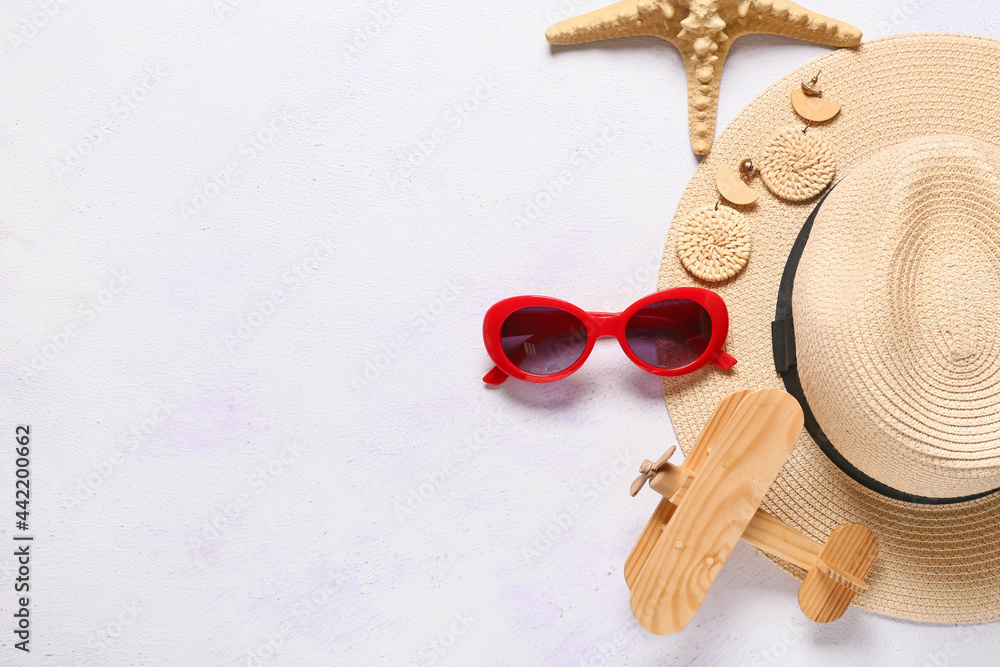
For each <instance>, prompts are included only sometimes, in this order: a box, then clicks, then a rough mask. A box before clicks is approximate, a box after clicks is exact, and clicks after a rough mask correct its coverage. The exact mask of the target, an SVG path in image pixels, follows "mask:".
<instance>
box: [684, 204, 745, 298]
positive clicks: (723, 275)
mask: <svg viewBox="0 0 1000 667" xmlns="http://www.w3.org/2000/svg"><path fill="white" fill-rule="evenodd" d="M679 224H680V229H679V230H678V233H677V256H678V257H679V258H680V260H681V263H682V264H683V265H684V268H686V269H687V270H688V271H690V272H691V273H693V274H694V275H695V276H697V277H698V278H701V279H702V280H705V281H707V282H712V283H714V282H719V281H720V280H727V279H729V278H732V277H733V276H735V275H736V274H737V273H739V272H740V271H742V270H743V267H744V266H746V264H747V260H748V259H750V243H751V241H750V227H749V225H747V220H746V216H744V215H743V214H742V213H740V212H739V211H734V210H733V209H731V208H729V207H728V206H720V207H719V208H715V207H714V206H706V207H704V208H700V209H697V210H695V211H693V212H692V213H691V215H689V216H687V218H686V219H684V220H683V221H681V222H680V223H679Z"/></svg>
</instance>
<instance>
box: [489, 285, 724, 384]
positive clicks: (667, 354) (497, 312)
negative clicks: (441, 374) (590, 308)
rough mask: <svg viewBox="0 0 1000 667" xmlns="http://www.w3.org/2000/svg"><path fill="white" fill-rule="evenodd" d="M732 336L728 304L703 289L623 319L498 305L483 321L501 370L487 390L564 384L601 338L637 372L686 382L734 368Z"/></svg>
mask: <svg viewBox="0 0 1000 667" xmlns="http://www.w3.org/2000/svg"><path fill="white" fill-rule="evenodd" d="M728 333H729V311H727V310H726V304H725V302H724V301H723V300H722V297H720V296H719V295H718V294H716V293H715V292H710V291H708V290H706V289H702V288H700V287H675V288H673V289H667V290H662V291H660V292H655V293H653V294H650V295H649V296H646V297H643V298H641V299H639V300H638V301H636V302H635V303H633V304H632V305H631V306H629V307H628V309H626V310H625V311H624V312H621V313H588V312H586V311H583V310H580V309H579V308H577V307H576V306H574V305H573V304H571V303H567V302H566V301H562V300H560V299H553V298H551V297H547V296H514V297H511V298H509V299H504V300H503V301H500V302H498V303H496V304H494V305H493V306H492V307H491V308H490V309H489V310H488V311H486V317H485V318H484V319H483V340H484V341H485V343H486V351H487V352H489V355H490V358H491V359H493V363H495V364H496V366H495V367H494V368H493V370H491V371H490V372H489V373H487V374H486V377H484V378H483V382H486V383H488V384H493V385H497V384H501V383H502V382H503V381H504V380H506V379H507V378H508V377H515V378H517V379H519V380H527V381H528V382H554V381H555V380H561V379H562V378H564V377H566V376H567V375H570V374H571V373H573V372H575V371H576V369H578V368H579V367H580V366H582V365H583V362H584V361H586V360H587V357H588V356H590V351H591V350H593V349H594V342H595V341H597V339H598V338H601V337H603V336H614V337H615V338H617V339H618V342H619V343H620V344H621V346H622V349H623V350H625V354H626V355H627V356H628V358H629V359H631V360H632V362H633V363H634V364H635V365H636V366H638V367H639V368H641V369H643V370H645V371H649V372H650V373H653V374H655V375H684V374H686V373H691V372H694V371H696V370H698V369H699V368H701V367H702V366H705V365H706V364H709V363H711V364H713V365H715V366H716V367H718V368H721V369H726V368H732V367H733V365H735V364H736V359H734V358H733V357H732V356H731V355H729V354H727V353H726V352H725V350H723V349H722V344H723V343H725V342H726V336H727V334H728Z"/></svg>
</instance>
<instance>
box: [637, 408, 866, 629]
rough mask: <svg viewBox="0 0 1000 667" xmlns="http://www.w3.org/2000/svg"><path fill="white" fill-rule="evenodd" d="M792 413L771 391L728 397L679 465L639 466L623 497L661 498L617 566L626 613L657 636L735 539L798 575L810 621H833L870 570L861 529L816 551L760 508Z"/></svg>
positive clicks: (680, 619)
mask: <svg viewBox="0 0 1000 667" xmlns="http://www.w3.org/2000/svg"><path fill="white" fill-rule="evenodd" d="M802 423H803V417H802V409H801V408H800V407H799V404H798V402H797V401H796V400H795V399H794V398H793V397H792V396H791V395H789V394H787V393H785V392H783V391H781V390H779V389H761V390H758V391H738V392H735V393H733V394H730V395H729V396H727V397H726V398H725V399H724V400H723V401H722V402H721V403H720V404H719V405H718V406H717V407H716V408H715V412H713V413H712V416H711V418H710V419H709V420H708V423H707V424H706V425H705V428H704V430H703V431H702V432H701V435H700V436H699V437H698V440H697V442H695V445H694V448H693V449H692V450H691V453H690V454H688V456H687V458H686V459H685V460H684V465H683V466H677V465H673V464H672V463H670V462H669V461H668V459H669V458H670V456H671V455H672V454H673V452H674V448H671V449H670V451H668V452H667V453H666V454H664V455H663V456H661V457H660V460H659V461H657V462H656V463H653V462H652V461H649V460H646V461H644V462H643V464H642V467H641V468H640V473H641V474H640V475H639V477H638V478H637V479H636V480H635V481H634V482H633V483H632V495H633V496H634V495H635V494H636V493H638V492H639V490H640V489H642V487H643V485H644V484H645V483H646V481H647V480H648V481H649V486H650V488H652V489H653V490H654V491H656V492H657V493H659V494H661V495H662V496H663V499H662V500H661V501H660V504H659V506H658V507H657V508H656V512H654V513H653V516H652V517H651V518H650V520H649V523H648V524H646V528H645V529H644V530H643V531H642V535H641V536H640V537H639V541H638V542H636V544H635V547H634V548H633V549H632V552H631V553H630V554H629V556H628V559H627V560H626V561H625V581H626V583H627V584H628V587H629V589H630V590H631V591H632V614H633V615H634V616H635V618H636V620H638V621H639V624H640V625H641V626H642V627H644V628H646V629H647V630H649V631H651V632H654V633H656V634H659V635H664V634H670V633H673V632H677V631H679V630H681V629H682V628H683V627H684V626H685V625H687V623H688V621H690V620H691V618H692V617H693V616H694V614H695V612H696V611H698V608H699V607H700V606H701V602H702V600H703V599H704V597H705V595H706V594H707V593H708V589H709V588H710V587H711V586H712V582H713V581H715V577H716V576H717V575H718V574H719V571H720V570H721V569H722V565H723V563H725V561H726V558H728V557H729V554H730V553H731V552H732V550H733V547H735V546H736V542H738V541H739V539H740V538H741V537H742V538H743V540H745V541H746V542H748V543H750V544H752V545H753V546H755V547H757V548H758V549H761V550H763V551H766V552H767V553H769V554H772V555H774V556H777V557H778V558H781V559H782V560H785V561H788V562H789V563H791V564H793V565H796V566H798V567H800V568H802V569H803V570H806V573H807V574H806V577H805V580H804V581H803V582H802V586H801V587H800V588H799V606H800V607H801V608H802V611H803V613H805V615H806V616H808V617H809V618H811V619H812V620H814V621H817V622H820V623H828V622H830V621H835V620H837V619H838V618H840V617H841V616H842V615H843V614H844V612H845V611H846V610H847V608H848V607H849V606H850V604H851V601H852V600H853V599H854V596H855V594H857V593H862V592H864V591H865V590H866V589H867V587H866V585H865V582H864V579H865V576H867V574H868V570H870V569H871V566H872V563H873V562H874V561H875V554H876V552H877V550H878V545H877V544H876V541H875V535H874V534H873V533H872V532H871V531H870V530H869V529H868V528H866V527H865V526H862V525H860V524H856V523H849V524H845V525H843V526H840V527H839V528H837V529H835V530H834V531H833V532H832V533H831V534H830V536H829V538H828V539H827V541H826V544H825V545H821V544H818V543H816V542H814V541H813V540H812V539H810V538H809V537H807V536H806V535H803V534H802V533H800V532H798V531H797V530H795V529H794V528H792V527H791V526H789V525H787V524H786V523H784V522H782V521H781V520H779V519H777V518H775V517H774V516H771V515H770V514H768V513H767V512H765V511H764V510H762V509H760V503H761V501H763V500H764V496H765V495H766V494H767V490H768V489H769V488H770V486H771V484H772V483H773V482H774V480H775V478H776V477H777V476H778V472H779V471H780V470H781V467H782V466H783V465H784V463H785V460H786V459H787V458H788V456H789V454H791V452H792V450H793V449H794V448H795V443H796V441H797V440H798V437H799V433H800V432H801V431H802Z"/></svg>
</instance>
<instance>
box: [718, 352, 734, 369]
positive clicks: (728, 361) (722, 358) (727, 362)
mask: <svg viewBox="0 0 1000 667" xmlns="http://www.w3.org/2000/svg"><path fill="white" fill-rule="evenodd" d="M712 364H713V365H714V366H715V367H716V368H719V369H722V370H727V369H730V368H732V367H733V366H735V365H736V357H734V356H733V355H731V354H729V353H728V352H726V351H725V350H719V353H718V354H717V355H715V359H712Z"/></svg>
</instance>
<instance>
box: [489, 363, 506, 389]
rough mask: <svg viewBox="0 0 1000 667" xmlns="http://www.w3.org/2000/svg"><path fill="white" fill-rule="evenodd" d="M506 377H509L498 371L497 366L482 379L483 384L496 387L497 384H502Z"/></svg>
mask: <svg viewBox="0 0 1000 667" xmlns="http://www.w3.org/2000/svg"><path fill="white" fill-rule="evenodd" d="M508 377H510V376H509V375H507V374H506V373H504V372H503V371H502V370H500V368H499V367H498V366H494V367H493V370H491V371H490V372H489V373H487V374H486V375H485V376H484V377H483V382H485V383H486V384H491V385H493V386H496V385H499V384H503V383H504V380H506V379H507V378H508Z"/></svg>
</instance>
